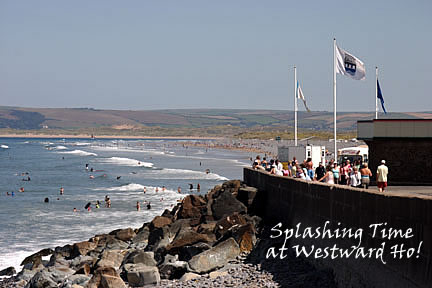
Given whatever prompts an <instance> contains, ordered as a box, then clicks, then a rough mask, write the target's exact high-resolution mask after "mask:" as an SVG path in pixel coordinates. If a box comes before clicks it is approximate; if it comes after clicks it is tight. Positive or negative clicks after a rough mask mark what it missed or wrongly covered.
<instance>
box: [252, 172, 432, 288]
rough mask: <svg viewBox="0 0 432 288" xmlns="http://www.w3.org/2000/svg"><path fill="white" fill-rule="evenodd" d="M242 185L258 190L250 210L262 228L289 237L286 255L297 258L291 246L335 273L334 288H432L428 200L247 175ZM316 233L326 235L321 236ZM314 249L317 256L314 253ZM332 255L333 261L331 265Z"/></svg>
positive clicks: (430, 203) (431, 223) (430, 206)
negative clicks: (261, 218) (293, 255)
mask: <svg viewBox="0 0 432 288" xmlns="http://www.w3.org/2000/svg"><path fill="white" fill-rule="evenodd" d="M244 182H245V183H246V184H247V185H249V186H252V187H256V188H257V189H258V191H259V192H258V194H257V195H256V199H255V201H254V202H255V203H257V205H256V207H255V209H256V213H257V214H258V215H260V216H261V217H263V219H264V221H265V222H266V226H267V227H276V225H277V224H278V223H280V225H279V226H277V227H276V228H274V230H273V231H272V232H271V233H270V234H271V235H273V237H278V238H284V237H285V236H286V235H289V236H290V237H287V239H288V238H289V239H288V244H286V247H287V248H289V251H287V253H293V251H297V250H295V249H294V248H293V247H297V249H300V248H301V247H303V248H304V249H305V250H304V252H307V253H308V256H307V257H306V258H307V259H308V260H311V261H312V263H313V264H314V265H316V266H317V267H322V268H323V269H332V270H333V273H334V277H335V280H336V282H337V284H338V286H339V287H430V285H431V283H432V258H431V252H432V251H431V250H432V198H431V197H427V196H425V197H419V196H415V197H400V196H392V195H389V194H385V195H383V194H379V193H378V192H375V191H372V190H369V191H368V190H364V189H357V188H350V187H347V186H341V185H328V184H323V183H316V182H307V181H303V180H298V179H293V178H288V177H281V176H275V175H270V174H268V173H265V172H260V171H257V170H253V169H250V168H245V169H244ZM407 189H409V188H407ZM326 223H327V224H326ZM306 227H310V228H311V230H310V231H309V232H310V233H309V234H308V233H306V234H302V233H303V232H304V231H305V228H306ZM296 228H297V232H298V233H299V234H298V235H297V236H295V233H296ZM316 228H319V229H321V232H324V231H325V230H326V229H327V230H328V231H327V232H329V231H330V232H329V233H328V234H326V236H325V237H324V236H322V235H323V234H324V233H321V236H322V237H318V236H317V235H318V234H317V233H315V232H316V230H315V229H316ZM288 229H291V230H288ZM336 231H337V232H336ZM290 232H292V234H290ZM342 232H347V233H346V234H344V235H343V234H342ZM348 232H352V234H350V233H348ZM356 232H361V234H356ZM285 233H287V234H285ZM314 233H315V234H314ZM337 233H339V236H340V237H337V236H338V235H337ZM311 235H313V236H314V237H309V236H311ZM341 235H342V236H341ZM356 236H360V237H356ZM282 242H283V241H282ZM281 245H283V243H282V244H281ZM296 245H298V246H296ZM326 247H327V248H334V249H333V250H334V251H333V250H331V249H327V252H328V255H327V254H326V253H325V252H324V250H325V248H326ZM277 248H281V246H280V247H275V250H273V252H274V253H273V256H276V257H274V258H275V261H277V258H278V257H279V256H280V253H279V255H278V252H280V250H277ZM318 248H320V249H322V250H319V251H318V252H317V249H318ZM332 251H333V252H334V254H332ZM340 251H345V252H346V253H349V252H352V253H351V254H343V253H342V254H341V253H340ZM311 252H312V253H311ZM309 253H311V254H309ZM305 255H306V254H304V253H303V254H302V256H305ZM326 255H327V256H326ZM332 255H333V256H336V257H334V258H333V259H332ZM343 255H345V256H347V255H349V256H347V257H344V256H343Z"/></svg>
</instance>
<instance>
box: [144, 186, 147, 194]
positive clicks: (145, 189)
mask: <svg viewBox="0 0 432 288" xmlns="http://www.w3.org/2000/svg"><path fill="white" fill-rule="evenodd" d="M146 192H147V188H146V187H145V186H144V194H145V193H146Z"/></svg>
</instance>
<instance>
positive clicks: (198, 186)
mask: <svg viewBox="0 0 432 288" xmlns="http://www.w3.org/2000/svg"><path fill="white" fill-rule="evenodd" d="M200 190H201V185H200V184H199V183H198V184H197V191H198V192H199V191H200Z"/></svg>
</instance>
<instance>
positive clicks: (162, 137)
mask: <svg viewBox="0 0 432 288" xmlns="http://www.w3.org/2000/svg"><path fill="white" fill-rule="evenodd" d="M0 138H47V139H49V138H52V139H56V138H58V139H63V138H66V139H71V138H80V139H89V140H93V139H94V140H97V139H167V140H170V139H172V140H183V139H188V140H193V139H197V140H219V139H223V138H222V137H201V136H131V135H97V136H95V138H92V137H91V136H90V135H88V134H76V135H71V134H35V133H26V134H0Z"/></svg>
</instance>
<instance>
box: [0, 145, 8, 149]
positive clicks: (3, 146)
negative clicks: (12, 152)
mask: <svg viewBox="0 0 432 288" xmlns="http://www.w3.org/2000/svg"><path fill="white" fill-rule="evenodd" d="M0 148H3V149H9V146H7V145H0Z"/></svg>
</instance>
